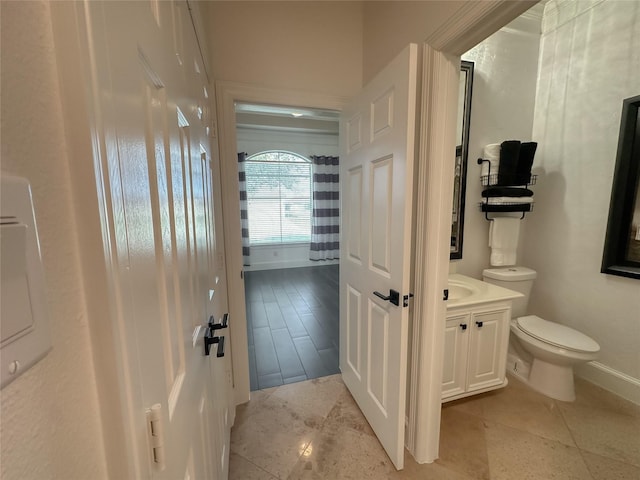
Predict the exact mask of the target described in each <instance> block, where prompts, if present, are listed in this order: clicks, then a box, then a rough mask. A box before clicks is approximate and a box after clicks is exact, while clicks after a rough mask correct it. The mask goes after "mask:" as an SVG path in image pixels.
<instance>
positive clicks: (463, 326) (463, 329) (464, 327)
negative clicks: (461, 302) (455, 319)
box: [460, 323, 467, 331]
mask: <svg viewBox="0 0 640 480" xmlns="http://www.w3.org/2000/svg"><path fill="white" fill-rule="evenodd" d="M460 328H461V329H462V331H465V330H466V329H467V324H466V323H461V324H460Z"/></svg>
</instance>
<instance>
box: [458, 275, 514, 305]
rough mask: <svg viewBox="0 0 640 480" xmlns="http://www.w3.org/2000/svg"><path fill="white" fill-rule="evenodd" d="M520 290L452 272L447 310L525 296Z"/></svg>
mask: <svg viewBox="0 0 640 480" xmlns="http://www.w3.org/2000/svg"><path fill="white" fill-rule="evenodd" d="M523 296H524V295H523V294H522V293H520V292H516V291H513V290H509V289H507V288H503V287H499V286H498V285H493V284H492V283H486V282H483V281H482V280H476V279H475V278H471V277H467V276H466V275H460V274H458V273H452V274H450V275H449V300H447V310H450V309H452V308H458V307H469V306H472V305H481V304H484V303H490V302H499V301H503V300H513V299H515V298H520V297H523Z"/></svg>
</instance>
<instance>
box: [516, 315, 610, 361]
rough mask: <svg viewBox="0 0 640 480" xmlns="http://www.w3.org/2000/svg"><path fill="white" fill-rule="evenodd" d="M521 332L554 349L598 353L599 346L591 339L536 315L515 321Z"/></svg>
mask: <svg viewBox="0 0 640 480" xmlns="http://www.w3.org/2000/svg"><path fill="white" fill-rule="evenodd" d="M516 322H517V323H518V327H519V328H520V330H522V331H523V332H525V333H527V334H528V335H531V336H532V337H534V338H537V339H538V340H541V341H543V342H546V343H550V344H551V345H555V346H556V347H560V348H565V349H567V350H575V351H578V352H598V351H600V345H598V343H597V342H596V341H595V340H593V339H592V338H590V337H588V336H586V335H585V334H584V333H580V332H578V331H577V330H574V329H573V328H569V327H566V326H564V325H560V324H559V323H554V322H549V321H548V320H544V319H542V318H540V317H538V316H536V315H527V316H525V317H520V318H518V319H517V320H516Z"/></svg>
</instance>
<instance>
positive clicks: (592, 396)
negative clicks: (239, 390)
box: [229, 375, 640, 480]
mask: <svg viewBox="0 0 640 480" xmlns="http://www.w3.org/2000/svg"><path fill="white" fill-rule="evenodd" d="M576 394H577V399H576V401H575V402H573V403H565V402H559V401H555V400H551V399H549V398H547V397H545V396H543V395H540V394H538V393H536V392H534V391H532V390H530V389H529V388H528V387H526V386H525V385H523V384H522V383H520V382H519V381H518V380H515V379H510V383H509V385H508V386H507V387H506V388H504V389H501V390H498V391H494V392H490V393H486V394H482V395H476V396H474V397H471V398H468V399H463V400H458V401H455V402H451V403H448V404H445V406H444V407H443V410H442V429H441V441H440V458H439V459H438V460H437V461H436V462H434V463H432V464H427V465H418V464H416V463H415V461H414V460H413V458H412V457H411V455H409V454H408V453H407V454H406V455H405V457H406V459H405V469H404V470H403V471H400V472H398V471H396V470H395V469H394V467H393V465H392V463H391V461H390V460H389V458H388V457H387V455H386V454H385V453H384V450H383V449H382V447H381V446H380V444H379V443H378V440H377V439H376V437H375V436H374V435H373V432H372V431H371V428H370V427H369V425H368V423H367V422H366V420H365V419H364V417H363V416H362V413H361V412H360V410H359V409H358V407H357V406H356V404H355V402H354V400H353V398H352V397H351V395H350V394H349V392H348V391H347V389H346V387H345V386H344V384H343V382H342V380H341V377H340V375H333V376H331V377H324V378H319V379H314V380H308V381H305V382H301V383H294V384H290V385H284V386H281V387H275V388H271V389H267V390H261V391H257V392H252V400H251V401H250V402H249V403H248V404H246V405H242V406H240V407H238V409H237V417H236V423H235V425H234V427H233V429H232V431H231V460H230V474H229V478H230V479H231V480H273V479H275V478H280V479H327V480H342V479H345V480H346V479H356V480H359V479H367V480H369V479H371V480H376V479H398V480H399V479H429V480H470V479H490V480H502V479H505V480H525V479H532V480H547V479H554V480H565V479H567V480H568V479H572V480H573V479H575V480H627V479H629V480H631V479H633V480H640V407H638V406H635V405H633V404H631V403H629V402H626V401H624V400H622V399H620V398H619V397H616V396H615V395H612V394H610V393H608V392H606V391H604V390H602V389H600V388H598V387H596V386H594V385H592V384H590V383H588V382H585V381H580V380H577V383H576Z"/></svg>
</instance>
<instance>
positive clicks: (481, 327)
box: [442, 274, 523, 402]
mask: <svg viewBox="0 0 640 480" xmlns="http://www.w3.org/2000/svg"><path fill="white" fill-rule="evenodd" d="M522 296H523V295H522V294H521V293H518V292H515V291H513V290H508V289H506V288H502V287H499V286H497V285H492V284H489V283H486V282H483V281H481V280H476V279H474V278H471V277H467V276H464V275H459V274H452V275H449V298H448V300H447V316H446V322H447V323H446V327H445V345H444V362H443V372H442V401H443V402H448V401H451V400H456V399H458V398H463V397H467V396H469V395H475V394H478V393H482V392H487V391H489V390H494V389H496V388H501V387H504V386H505V385H506V384H507V379H506V376H505V374H506V362H507V349H508V346H509V325H510V321H511V302H512V300H514V299H516V298H519V297H522Z"/></svg>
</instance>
